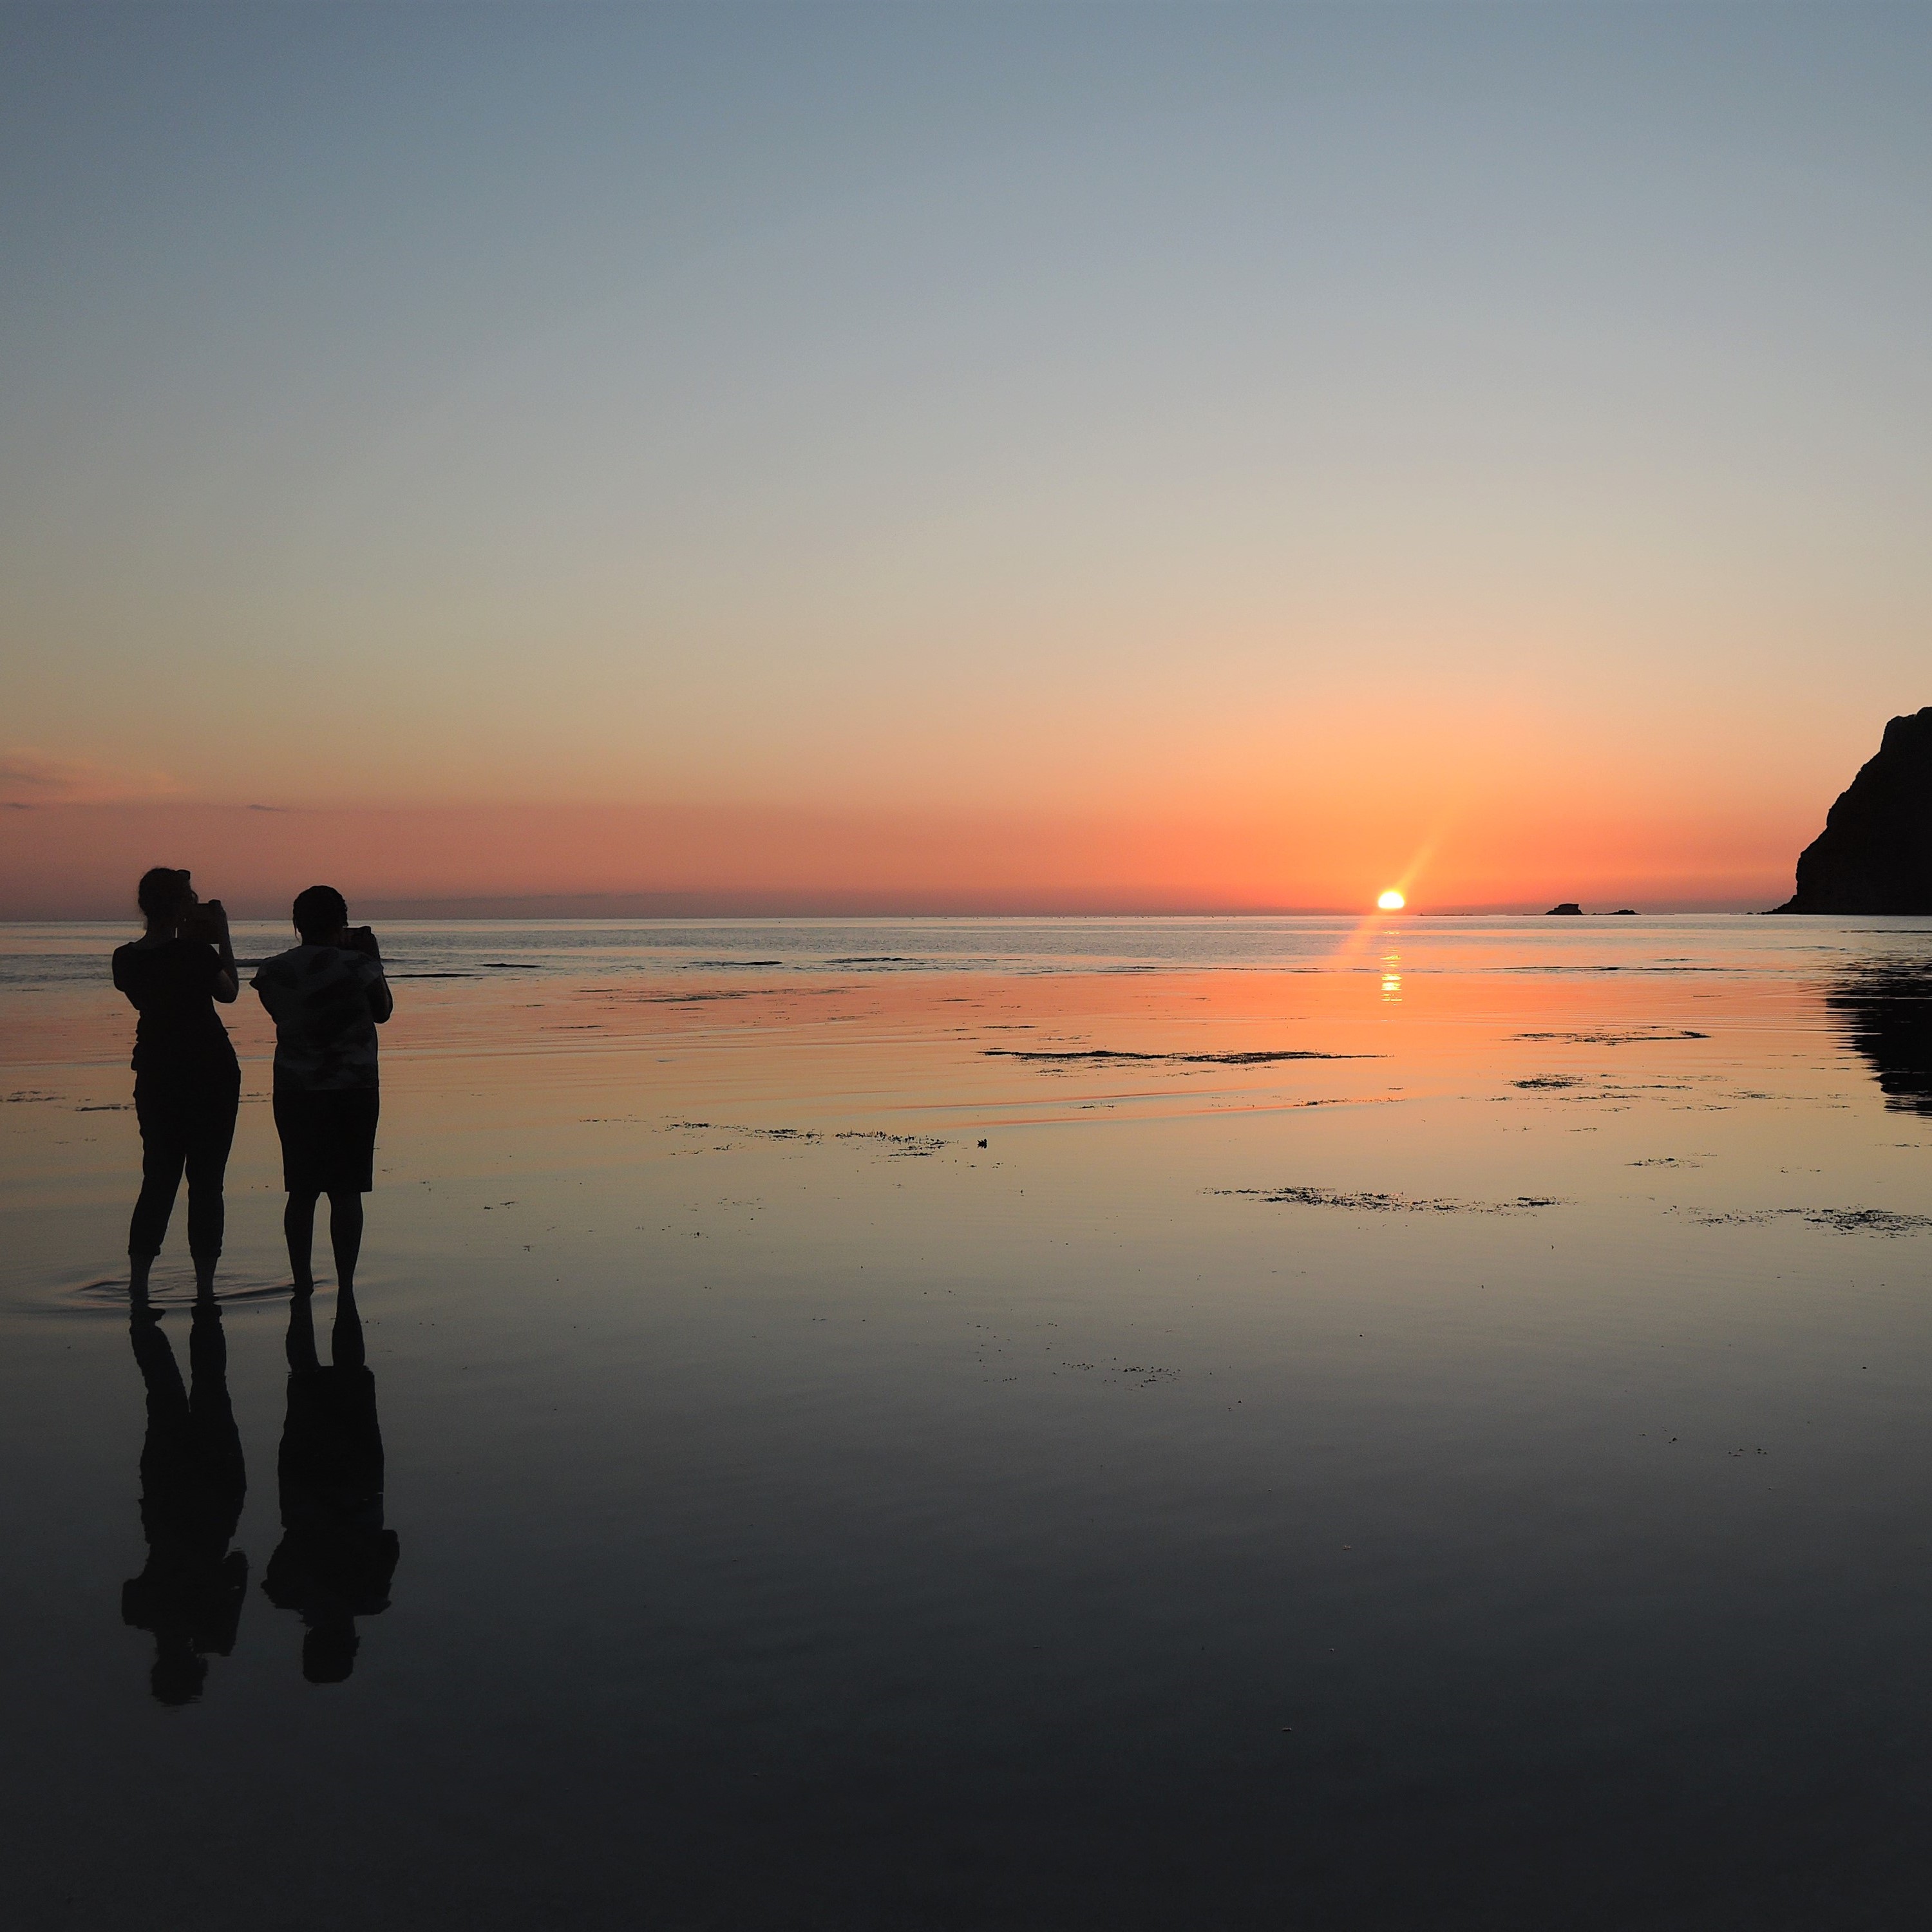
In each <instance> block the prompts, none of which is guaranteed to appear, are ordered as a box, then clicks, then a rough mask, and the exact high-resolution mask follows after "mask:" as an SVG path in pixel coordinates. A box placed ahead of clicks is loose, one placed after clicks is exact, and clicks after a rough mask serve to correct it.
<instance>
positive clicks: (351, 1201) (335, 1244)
mask: <svg viewBox="0 0 1932 1932" xmlns="http://www.w3.org/2000/svg"><path fill="white" fill-rule="evenodd" d="M310 1212H311V1214H313V1213H314V1203H313V1202H311V1204H310ZM329 1246H330V1247H332V1248H333V1249H334V1250H335V1286H336V1289H337V1291H338V1292H339V1293H341V1294H343V1295H353V1294H354V1293H355V1292H356V1262H357V1260H358V1259H359V1257H360V1256H361V1255H362V1196H361V1195H360V1194H359V1193H353V1192H351V1193H347V1194H332V1195H330V1196H329Z"/></svg>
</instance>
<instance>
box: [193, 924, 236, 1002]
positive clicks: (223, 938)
mask: <svg viewBox="0 0 1932 1932" xmlns="http://www.w3.org/2000/svg"><path fill="white" fill-rule="evenodd" d="M202 910H204V911H205V913H207V914H208V919H209V922H210V923H211V925H212V926H213V927H214V957H215V959H216V961H217V963H218V965H219V968H220V970H219V971H217V973H216V974H215V976H214V985H213V986H211V987H210V988H209V989H208V990H209V991H210V992H211V993H213V994H214V997H215V998H217V1000H219V1001H220V1002H221V1004H223V1006H224V1007H232V1006H233V1004H235V1000H236V995H238V994H239V992H241V990H242V975H241V973H240V971H239V969H238V968H237V967H236V964H235V943H234V941H233V940H232V939H230V938H229V936H228V908H227V907H226V906H224V905H223V904H222V903H221V901H220V900H219V899H210V900H209V901H208V904H206V905H205V907H203V908H202Z"/></svg>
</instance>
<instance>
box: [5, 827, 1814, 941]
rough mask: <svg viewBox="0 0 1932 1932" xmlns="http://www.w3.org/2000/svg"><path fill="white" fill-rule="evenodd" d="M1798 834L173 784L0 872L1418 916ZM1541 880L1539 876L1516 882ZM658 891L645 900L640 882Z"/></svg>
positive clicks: (460, 897) (17, 911)
mask: <svg viewBox="0 0 1932 1932" xmlns="http://www.w3.org/2000/svg"><path fill="white" fill-rule="evenodd" d="M1432 846H1433V849H1432ZM1790 849H1791V835H1790V834H1789V833H1788V832H1787V834H1786V835H1784V836H1783V837H1780V835H1779V833H1778V831H1777V830H1776V829H1774V830H1773V831H1772V832H1771V833H1770V834H1769V835H1767V834H1766V831H1765V830H1764V829H1763V828H1762V827H1759V826H1751V825H1748V824H1734V825H1726V824H1723V823H1718V822H1715V821H1714V820H1712V819H1711V818H1709V817H1707V818H1706V819H1705V820H1702V821H1700V823H1699V824H1698V825H1697V828H1696V831H1695V835H1694V836H1687V835H1685V832H1684V831H1683V830H1682V828H1678V827H1673V826H1672V825H1670V824H1669V823H1658V822H1656V821H1652V822H1649V823H1642V822H1637V823H1634V822H1632V821H1631V820H1629V819H1628V818H1627V817H1616V818H1608V817H1607V818H1601V819H1597V820H1592V819H1591V818H1590V817H1588V816H1586V815H1584V814H1578V813H1577V812H1574V811H1572V812H1570V813H1568V814H1562V813H1556V812H1553V813H1552V814H1549V815H1548V816H1547V817H1543V818H1541V819H1524V818H1522V817H1518V816H1514V815H1513V814H1496V813H1492V814H1490V815H1489V816H1487V817H1477V818H1474V819H1472V820H1470V821H1469V822H1466V823H1463V824H1462V825H1460V826H1450V827H1448V828H1445V829H1444V830H1443V832H1441V833H1440V834H1439V835H1438V836H1437V837H1436V838H1435V839H1434V840H1433V841H1431V840H1430V839H1427V838H1422V839H1418V838H1417V837H1416V835H1415V832H1414V829H1413V827H1412V825H1410V824H1409V823H1403V822H1400V821H1395V820H1391V819H1390V818H1388V817H1386V816H1384V815H1382V814H1377V813H1376V812H1375V811H1373V809H1365V810H1364V811H1361V812H1360V813H1358V814H1355V815H1354V816H1353V817H1340V816H1333V815H1331V817H1330V818H1328V820H1325V821H1322V820H1315V821H1304V822H1303V823H1301V824H1299V825H1298V824H1297V823H1295V822H1294V821H1293V820H1289V819H1286V818H1283V819H1282V820H1277V821H1275V822H1274V823H1262V822H1249V823H1238V822H1231V821H1228V820H1221V821H1218V822H1217V821H1214V820H1186V819H1183V818H1177V817H1162V818H1160V819H1158V820H1149V821H1145V822H1142V823H1135V822H1133V821H1131V820H1119V819H1115V820H1108V821H1088V822H1085V823H1082V822H1081V821H1079V820H1075V819H1072V818H1067V817H1061V818H1051V817H1044V816H1031V817H1021V816H1010V817H995V816H993V815H991V814H985V815H972V814H955V815H952V816H944V815H941V814H935V813H931V812H921V813H898V814H889V815H888V814H879V813H871V814H867V813H863V812H857V811H848V812H845V813H842V814H841V813H830V812H822V811H821V812H817V813H806V812H798V811H781V810H777V809H772V808H763V809H747V808H739V809H727V808H715V807H713V808H701V807H700V808H691V807H684V808H670V807H658V808H649V807H641V806H638V807H627V806H621V805H556V804H538V805H520V806H503V805H497V806H488V805H469V806H420V805H416V806H401V807H395V808H347V809H329V808H302V809H294V810H284V811H267V810H251V809H249V808H245V807H235V806H222V805H194V804H181V803H163V804H154V805H116V804H99V805H62V806H48V807H41V808H35V809H31V810H12V811H4V812H0V889H4V891H5V895H6V904H7V910H8V911H9V913H10V915H11V916H14V917H17V918H62V917H65V918H86V917H102V916H106V917H115V916H123V915H124V913H126V912H127V907H129V905H130V904H131V901H132V882H133V880H134V879H135V878H136V877H137V876H138V875H139V873H140V871H142V870H143V869H145V868H146V867H147V866H148V865H153V864H179V865H187V866H190V868H192V869H193V872H194V874H195V877H196V883H197V884H198V886H199V889H201V891H202V892H203V894H204V895H215V896H220V897H221V898H223V899H224V901H226V903H227V904H229V907H230V909H231V910H233V911H236V912H237V913H260V914H274V915H279V914H281V913H284V912H285V911H286V910H287V903H288V901H290V898H293V895H294V893H295V892H296V891H298V890H299V889H301V888H302V886H306V885H309V884H311V883H318V882H326V883H334V884H336V885H338V886H341V888H342V889H344V891H345V892H347V893H348V894H349V895H350V898H351V900H352V901H353V902H355V903H356V904H360V905H362V906H364V907H371V906H372V905H374V904H380V902H383V901H389V902H391V903H392V904H394V903H395V902H403V903H404V904H409V905H411V906H413V907H419V908H420V909H422V910H434V909H435V907H436V904H437V902H439V901H469V902H470V903H466V904H452V905H451V906H450V907H449V910H452V911H453V912H454V911H462V912H475V913H486V912H488V911H490V910H509V911H518V910H529V911H541V910H543V907H542V906H541V904H522V903H511V902H520V901H538V900H541V899H542V898H544V897H546V896H559V895H560V896H561V898H562V899H563V900H565V901H568V902H570V903H571V904H578V903H580V902H581V903H580V909H581V910H583V911H585V912H595V911H596V910H599V909H600V907H598V904H596V903H595V902H594V901H595V899H596V897H597V895H613V894H615V895H645V896H644V897H642V898H636V899H635V902H631V901H625V902H623V903H622V904H619V905H618V906H616V907H613V908H610V909H615V910H626V911H630V912H635V913H645V912H649V911H653V910H662V911H664V912H666V913H681V912H687V911H695V912H707V913H754V912H759V911H787V912H794V911H796V912H809V911H821V910H822V911H844V912H862V911H867V910H886V911H930V912H950V911H959V912H963V911H989V912H1000V911H1013V912H1019V911H1029V912H1037V911H1055V910H1067V911H1075V912H1079V911H1132V910H1149V911H1153V910H1282V909H1290V910H1292V909H1297V908H1301V909H1323V908H1328V909H1350V910H1352V909H1358V908H1361V907H1366V906H1367V904H1370V902H1372V901H1373V898H1375V896H1376V894H1377V893H1378V892H1380V891H1381V890H1382V889H1383V888H1384V887H1385V886H1388V885H1391V884H1397V885H1401V886H1404V887H1405V889H1406V891H1407V892H1408V894H1409V901H1410V904H1411V906H1412V908H1413V909H1415V910H1418V911H1427V910H1467V909H1471V908H1478V907H1512V906H1514V907H1522V908H1524V909H1527V910H1542V909H1543V907H1544V906H1545V905H1547V904H1549V903H1550V902H1551V901H1553V900H1555V899H1557V898H1577V899H1580V900H1581V901H1583V902H1584V903H1585V904H1588V905H1591V906H1592V907H1597V908H1600V909H1603V910H1610V909H1612V908H1613V907H1615V906H1617V905H1623V904H1638V905H1640V906H1642V907H1644V908H1645V909H1646V910H1666V909H1669V908H1671V907H1711V906H1719V907H1724V906H1736V907H1763V906H1766V905H1769V904H1773V903H1775V901H1776V900H1777V899H1778V898H1780V897H1781V896H1783V895H1784V894H1785V893H1786V892H1787V891H1788V890H1789V864H1788V860H1787V858H1786V856H1785V853H1786V852H1787V850H1790ZM1526 880H1528V881H1531V882H1533V883H1532V886H1531V887H1530V889H1529V891H1528V892H1526V891H1525V889H1524V882H1525V881H1526ZM649 895H664V896H663V897H662V898H661V899H651V898H649Z"/></svg>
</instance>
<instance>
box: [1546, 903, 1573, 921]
mask: <svg viewBox="0 0 1932 1932" xmlns="http://www.w3.org/2000/svg"><path fill="white" fill-rule="evenodd" d="M1558 913H1574V914H1576V916H1577V917H1578V918H1581V917H1582V916H1583V907H1581V906H1580V905H1579V904H1577V901H1575V900H1574V899H1565V901H1563V903H1562V904H1561V905H1553V906H1552V907H1550V910H1548V911H1547V913H1544V915H1543V916H1544V918H1545V919H1554V918H1556V916H1557V915H1558Z"/></svg>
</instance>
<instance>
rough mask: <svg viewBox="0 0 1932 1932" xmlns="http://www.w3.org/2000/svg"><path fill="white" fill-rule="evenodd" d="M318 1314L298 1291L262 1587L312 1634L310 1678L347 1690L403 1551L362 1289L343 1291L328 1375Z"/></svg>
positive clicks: (292, 1308)
mask: <svg viewBox="0 0 1932 1932" xmlns="http://www.w3.org/2000/svg"><path fill="white" fill-rule="evenodd" d="M288 1355H289V1409H288V1419H287V1421H286V1422H285V1423H284V1424H283V1425H282V1448H281V1456H280V1457H279V1458H278V1462H277V1465H276V1473H277V1475H278V1477H279V1478H280V1479H281V1502H282V1540H281V1543H280V1544H278V1546H277V1547H276V1550H275V1555H274V1556H272V1557H270V1558H269V1568H268V1571H267V1572H266V1574H265V1575H264V1576H263V1579H262V1588H263V1590H264V1591H266V1592H267V1594H268V1597H269V1601H270V1602H271V1603H272V1604H275V1607H277V1608H278V1610H299V1611H300V1612H301V1613H302V1622H303V1623H304V1624H305V1625H307V1626H308V1634H306V1635H305V1637H304V1638H303V1639H302V1675H303V1676H305V1677H306V1678H307V1679H308V1681H309V1682H311V1684H339V1683H341V1682H342V1680H343V1679H344V1678H345V1677H347V1676H348V1675H349V1673H350V1671H351V1670H353V1669H354V1668H355V1665H356V1650H357V1648H358V1646H359V1644H360V1643H361V1641H362V1640H361V1639H360V1638H359V1637H358V1636H357V1635H356V1619H357V1618H358V1617H372V1616H375V1615H377V1613H378V1612H380V1611H383V1610H387V1609H388V1608H389V1580H390V1578H391V1577H392V1576H393V1575H394V1574H395V1568H396V1559H397V1556H398V1554H399V1553H400V1551H401V1546H400V1545H399V1544H398V1541H397V1540H396V1532H395V1531H394V1530H392V1529H384V1528H383V1432H382V1430H381V1427H380V1425H379V1424H377V1419H376V1378H375V1377H374V1376H373V1375H372V1374H371V1373H370V1371H369V1369H368V1365H367V1364H366V1363H365V1361H364V1360H363V1355H362V1318H361V1316H359V1314H358V1313H357V1312H356V1294H355V1291H354V1290H353V1289H350V1288H344V1289H340V1290H339V1291H338V1293H337V1295H336V1301H335V1327H334V1328H333V1329H332V1331H330V1334H329V1355H330V1365H329V1367H327V1368H324V1367H323V1366H322V1364H321V1362H320V1360H319V1359H318V1358H317V1355H316V1349H315V1316H314V1297H313V1296H312V1295H308V1294H305V1293H304V1292H302V1290H301V1289H297V1290H296V1292H295V1294H294V1295H293V1296H292V1297H291V1298H290V1304H289V1337H288Z"/></svg>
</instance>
